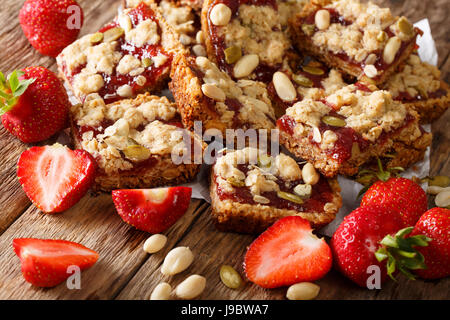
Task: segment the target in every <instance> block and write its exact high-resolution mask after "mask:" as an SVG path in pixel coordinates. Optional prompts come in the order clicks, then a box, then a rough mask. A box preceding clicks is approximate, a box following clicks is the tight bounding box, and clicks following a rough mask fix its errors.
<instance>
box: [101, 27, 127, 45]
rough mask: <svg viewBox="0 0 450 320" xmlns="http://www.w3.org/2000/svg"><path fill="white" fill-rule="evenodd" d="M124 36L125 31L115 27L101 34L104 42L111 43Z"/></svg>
mask: <svg viewBox="0 0 450 320" xmlns="http://www.w3.org/2000/svg"><path fill="white" fill-rule="evenodd" d="M124 34H125V30H123V29H122V28H119V27H116V28H112V29H109V30H106V31H105V32H104V33H103V40H104V42H111V41H115V40H117V39H119V38H120V37H121V36H123V35H124Z"/></svg>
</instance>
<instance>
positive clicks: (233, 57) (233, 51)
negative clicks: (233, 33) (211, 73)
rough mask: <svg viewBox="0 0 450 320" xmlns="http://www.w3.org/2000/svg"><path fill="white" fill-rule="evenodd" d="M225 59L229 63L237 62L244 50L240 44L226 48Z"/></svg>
mask: <svg viewBox="0 0 450 320" xmlns="http://www.w3.org/2000/svg"><path fill="white" fill-rule="evenodd" d="M224 53H225V61H226V62H227V63H228V64H232V63H235V62H236V61H238V60H239V59H240V58H241V57H242V50H241V47H239V46H231V47H228V48H226V49H225V50H224Z"/></svg>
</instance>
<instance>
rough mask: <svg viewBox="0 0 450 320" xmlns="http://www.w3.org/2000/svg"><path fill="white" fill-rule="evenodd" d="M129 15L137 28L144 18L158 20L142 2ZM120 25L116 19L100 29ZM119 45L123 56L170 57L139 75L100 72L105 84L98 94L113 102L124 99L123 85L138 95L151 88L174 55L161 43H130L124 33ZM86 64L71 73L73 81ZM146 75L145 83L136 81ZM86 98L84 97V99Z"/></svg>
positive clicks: (106, 101) (105, 29)
mask: <svg viewBox="0 0 450 320" xmlns="http://www.w3.org/2000/svg"><path fill="white" fill-rule="evenodd" d="M128 16H129V17H130V18H131V22H132V26H133V28H135V27H136V26H137V25H138V24H139V23H140V22H142V21H144V20H149V19H150V20H152V21H156V22H157V20H156V17H155V13H154V12H153V10H151V9H150V8H149V7H148V6H147V5H145V4H144V3H141V4H140V5H139V6H138V7H137V8H135V9H133V10H131V11H129V12H128ZM115 27H119V23H118V22H117V21H114V22H112V23H110V24H109V25H107V26H105V27H104V28H102V29H100V30H99V32H105V31H107V30H109V29H112V28H115ZM158 33H159V34H160V35H161V30H160V28H159V25H158ZM116 42H117V47H116V50H117V51H118V52H120V53H122V57H123V56H125V55H132V56H134V57H135V58H137V59H139V60H142V59H144V58H150V59H151V58H152V57H156V56H158V55H159V54H160V55H164V56H166V57H167V58H168V59H167V61H165V62H164V63H163V64H162V65H159V66H158V67H155V65H154V64H152V65H150V66H148V67H146V68H145V71H144V72H143V73H141V74H140V75H137V76H131V75H129V74H125V75H123V74H119V73H118V72H117V71H116V70H115V69H114V70H113V73H112V74H105V73H100V75H101V76H102V77H103V80H104V83H105V84H104V86H103V87H102V88H101V89H100V91H99V92H98V94H99V95H100V96H101V97H102V98H103V99H104V100H105V103H111V102H114V101H117V100H120V99H122V97H120V96H119V95H118V94H117V89H118V88H119V87H121V86H123V85H129V86H131V88H132V91H133V95H136V94H138V93H140V92H144V91H146V88H149V87H151V86H153V85H155V84H156V83H157V82H158V80H159V78H160V77H161V75H162V74H163V73H164V72H165V71H167V70H168V69H169V68H170V65H171V61H172V55H171V54H169V53H167V52H166V51H165V50H164V48H163V47H162V46H161V44H152V45H149V44H147V45H144V46H143V47H136V46H135V45H133V44H132V43H129V42H127V41H126V40H125V35H122V36H121V37H120V38H119V39H117V40H116ZM85 66H86V65H82V66H80V67H79V68H77V69H76V70H74V72H73V73H72V74H71V75H69V77H68V78H69V80H70V81H71V82H72V81H73V77H74V76H75V75H76V74H78V73H80V72H81V70H82V69H83V68H84V67H85ZM139 76H144V77H145V79H146V82H145V84H143V85H139V84H137V82H136V79H137V77H139ZM82 100H84V98H83V99H82Z"/></svg>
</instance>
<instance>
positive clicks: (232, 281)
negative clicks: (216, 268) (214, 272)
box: [219, 265, 243, 289]
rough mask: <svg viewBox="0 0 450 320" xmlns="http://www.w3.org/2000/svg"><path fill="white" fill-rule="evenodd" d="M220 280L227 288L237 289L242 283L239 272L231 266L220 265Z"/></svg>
mask: <svg viewBox="0 0 450 320" xmlns="http://www.w3.org/2000/svg"><path fill="white" fill-rule="evenodd" d="M219 274H220V280H222V282H223V284H224V285H226V286H227V287H228V288H231V289H237V288H239V287H240V286H241V285H242V282H243V281H242V277H241V276H240V274H239V273H238V272H237V271H236V270H234V268H233V267H232V266H229V265H223V266H222V267H220V273H219Z"/></svg>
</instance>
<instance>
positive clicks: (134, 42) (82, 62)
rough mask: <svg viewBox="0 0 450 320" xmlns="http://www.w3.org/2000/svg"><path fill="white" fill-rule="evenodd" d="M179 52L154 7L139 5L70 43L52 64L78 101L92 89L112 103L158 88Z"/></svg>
mask: <svg viewBox="0 0 450 320" xmlns="http://www.w3.org/2000/svg"><path fill="white" fill-rule="evenodd" d="M180 50H183V48H182V46H181V45H180V43H179V42H178V40H177V39H176V36H175V33H174V32H173V31H172V30H171V28H170V27H169V26H168V25H167V23H166V22H165V21H164V18H162V16H161V15H160V14H159V13H158V11H157V10H155V7H150V6H147V5H146V4H144V3H141V4H139V6H138V7H136V8H133V9H126V10H124V11H123V12H122V13H120V14H119V16H118V17H117V18H116V19H114V21H113V22H111V23H110V24H108V25H107V26H105V27H104V28H102V29H101V30H100V31H99V32H97V33H94V34H89V35H86V36H84V37H82V38H81V39H79V40H77V41H75V42H74V43H72V44H71V45H69V46H68V47H67V48H65V49H64V50H63V51H62V52H61V54H60V55H59V56H58V57H57V63H58V68H59V71H60V74H61V75H62V77H63V78H64V80H65V81H66V82H67V83H68V85H69V86H70V87H71V89H72V91H73V93H74V95H75V97H76V98H77V99H78V100H79V101H80V102H82V103H83V102H84V100H85V99H86V97H87V96H88V95H89V94H92V93H97V94H99V95H100V97H102V98H103V99H104V100H105V102H106V103H111V102H114V101H117V100H120V99H123V98H132V97H135V96H136V95H137V94H138V93H141V92H145V91H156V90H159V89H161V88H162V87H163V86H164V84H166V83H167V80H168V78H169V74H170V66H171V62H172V58H173V55H174V54H175V53H176V52H178V51H180Z"/></svg>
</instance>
